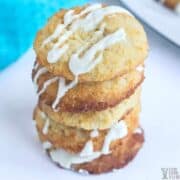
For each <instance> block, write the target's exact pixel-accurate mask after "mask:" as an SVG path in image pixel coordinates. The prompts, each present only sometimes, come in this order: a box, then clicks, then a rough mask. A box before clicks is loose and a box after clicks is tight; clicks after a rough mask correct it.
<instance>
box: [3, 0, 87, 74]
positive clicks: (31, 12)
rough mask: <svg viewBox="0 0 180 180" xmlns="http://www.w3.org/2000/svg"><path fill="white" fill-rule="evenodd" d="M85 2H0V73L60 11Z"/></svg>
mask: <svg viewBox="0 0 180 180" xmlns="http://www.w3.org/2000/svg"><path fill="white" fill-rule="evenodd" d="M87 1H88V0H5V1H1V0H0V71H1V70H2V69H4V68H5V67H7V66H8V65H9V64H11V63H12V62H14V61H16V60H17V58H18V57H19V56H20V55H21V54H22V53H23V52H25V51H26V50H27V49H28V48H29V47H30V46H31V45H32V43H33V39H34V38H35V34H36V32H37V31H38V29H40V27H42V26H43V25H44V24H45V22H46V21H47V19H48V18H49V17H50V16H51V15H52V14H53V13H55V12H56V11H58V10H59V9H60V8H69V7H73V6H77V5H82V4H85V3H86V2H87Z"/></svg>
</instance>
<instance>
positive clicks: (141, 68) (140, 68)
mask: <svg viewBox="0 0 180 180" xmlns="http://www.w3.org/2000/svg"><path fill="white" fill-rule="evenodd" d="M136 71H139V72H143V71H144V66H143V65H139V66H137V67H136Z"/></svg>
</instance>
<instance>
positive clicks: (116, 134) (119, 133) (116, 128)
mask: <svg viewBox="0 0 180 180" xmlns="http://www.w3.org/2000/svg"><path fill="white" fill-rule="evenodd" d="M127 134H128V129H127V125H126V123H125V121H120V122H118V123H117V124H114V125H113V126H112V127H111V129H110V130H109V132H108V134H107V135H106V138H105V140H104V144H103V147H102V150H101V151H102V153H103V154H108V153H109V146H110V144H111V142H112V141H114V140H116V139H120V138H123V137H125V136H126V135H127Z"/></svg>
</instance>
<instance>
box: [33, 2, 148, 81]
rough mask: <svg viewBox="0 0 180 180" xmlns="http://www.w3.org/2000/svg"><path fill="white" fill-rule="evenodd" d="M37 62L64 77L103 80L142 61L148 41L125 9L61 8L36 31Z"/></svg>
mask: <svg viewBox="0 0 180 180" xmlns="http://www.w3.org/2000/svg"><path fill="white" fill-rule="evenodd" d="M34 49H35V51H36V54H37V59H38V61H39V63H40V64H41V65H43V66H45V67H47V69H48V70H49V71H50V72H51V73H53V74H54V75H58V76H63V77H64V78H66V79H67V80H73V79H74V78H75V77H78V80H79V81H81V82H82V81H105V80H110V79H112V78H114V77H116V76H119V75H123V74H125V73H127V72H128V71H130V70H132V69H134V68H135V67H136V66H137V65H139V64H143V61H144V59H145V58H146V56H147V51H148V44H147V38H146V34H145V32H144V29H143V27H142V26H141V24H140V23H139V22H138V21H137V20H136V19H135V18H134V17H133V16H132V15H131V14H130V13H129V12H128V11H126V10H125V9H123V8H121V7H118V6H103V5H101V4H94V5H88V6H84V7H76V8H74V9H71V10H61V11H59V12H57V13H56V14H55V15H54V16H53V17H52V18H50V20H49V22H48V24H47V25H46V26H45V27H44V28H43V29H42V30H40V31H39V32H38V34H37V37H36V40H35V43H34Z"/></svg>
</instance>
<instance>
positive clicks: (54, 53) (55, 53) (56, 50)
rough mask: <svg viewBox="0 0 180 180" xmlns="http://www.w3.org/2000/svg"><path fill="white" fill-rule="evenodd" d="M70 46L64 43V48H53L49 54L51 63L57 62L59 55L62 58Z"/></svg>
mask: <svg viewBox="0 0 180 180" xmlns="http://www.w3.org/2000/svg"><path fill="white" fill-rule="evenodd" d="M68 48H69V46H68V45H64V46H63V47H62V48H53V49H52V50H51V51H50V52H49V53H48V56H47V59H48V62H49V63H55V62H56V61H57V57H58V58H61V56H62V55H63V54H64V53H65V52H66V51H67V50H68Z"/></svg>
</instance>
